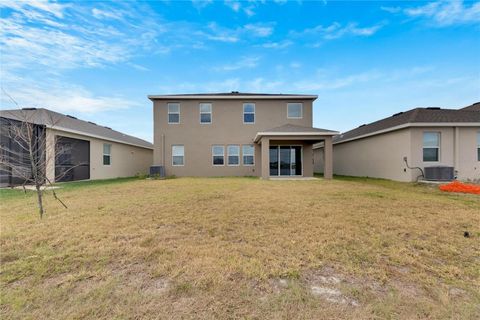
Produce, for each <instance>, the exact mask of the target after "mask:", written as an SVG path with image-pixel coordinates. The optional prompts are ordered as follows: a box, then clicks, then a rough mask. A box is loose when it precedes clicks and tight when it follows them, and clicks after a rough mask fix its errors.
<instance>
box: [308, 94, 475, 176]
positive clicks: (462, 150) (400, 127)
mask: <svg viewBox="0 0 480 320" xmlns="http://www.w3.org/2000/svg"><path fill="white" fill-rule="evenodd" d="M333 149H334V159H333V163H334V173H335V174H338V175H348V176H363V177H375V178H386V179H392V180H398V181H416V180H417V178H418V177H419V175H421V170H419V169H409V168H408V167H407V163H406V162H405V159H404V158H405V157H406V160H407V161H408V166H409V167H410V168H412V167H419V168H421V169H422V170H423V171H424V170H425V168H427V167H436V166H449V167H453V168H454V173H455V175H456V177H457V178H458V179H460V180H473V181H480V103H475V104H473V105H471V106H468V107H465V108H463V109H459V110H453V109H440V108H416V109H412V110H409V111H406V112H399V113H397V114H394V115H393V116H391V117H389V118H385V119H382V120H379V121H376V122H373V123H370V124H367V125H361V126H360V127H358V128H356V129H353V130H350V131H348V132H345V133H343V134H341V135H338V136H336V137H334V139H333ZM322 157H323V146H322V145H321V144H317V145H316V146H315V151H314V159H315V171H316V172H321V171H322V167H323V160H322Z"/></svg>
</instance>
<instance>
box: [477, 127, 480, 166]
mask: <svg viewBox="0 0 480 320" xmlns="http://www.w3.org/2000/svg"><path fill="white" fill-rule="evenodd" d="M477 161H480V132H477Z"/></svg>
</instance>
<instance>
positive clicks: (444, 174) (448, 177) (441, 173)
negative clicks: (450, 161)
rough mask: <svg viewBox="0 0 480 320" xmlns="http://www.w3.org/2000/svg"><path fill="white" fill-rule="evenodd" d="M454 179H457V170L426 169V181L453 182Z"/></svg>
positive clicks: (436, 167)
mask: <svg viewBox="0 0 480 320" xmlns="http://www.w3.org/2000/svg"><path fill="white" fill-rule="evenodd" d="M453 179H455V169H454V168H453V167H447V166H435V167H425V180H430V181H452V180H453Z"/></svg>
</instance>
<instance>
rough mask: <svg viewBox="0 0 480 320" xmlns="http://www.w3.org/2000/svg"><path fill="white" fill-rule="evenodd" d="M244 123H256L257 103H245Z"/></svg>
mask: <svg viewBox="0 0 480 320" xmlns="http://www.w3.org/2000/svg"><path fill="white" fill-rule="evenodd" d="M243 123H255V103H244V104H243Z"/></svg>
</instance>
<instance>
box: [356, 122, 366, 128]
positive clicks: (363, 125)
mask: <svg viewBox="0 0 480 320" xmlns="http://www.w3.org/2000/svg"><path fill="white" fill-rule="evenodd" d="M365 126H366V124H365V123H364V124H362V125H359V126H358V127H359V128H361V127H365Z"/></svg>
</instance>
